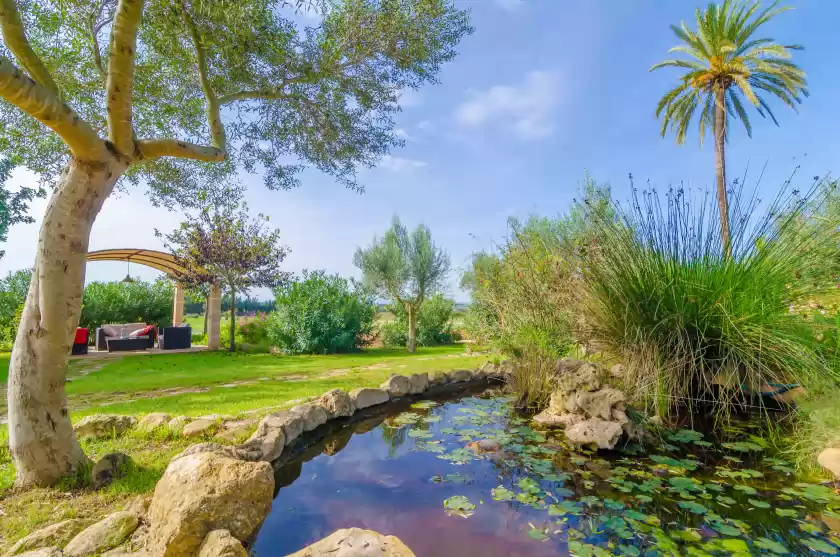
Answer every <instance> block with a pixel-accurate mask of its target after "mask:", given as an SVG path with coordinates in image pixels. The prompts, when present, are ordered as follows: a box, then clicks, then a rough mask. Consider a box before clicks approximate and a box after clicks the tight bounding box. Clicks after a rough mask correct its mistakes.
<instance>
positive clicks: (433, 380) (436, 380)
mask: <svg viewBox="0 0 840 557" xmlns="http://www.w3.org/2000/svg"><path fill="white" fill-rule="evenodd" d="M448 383H449V375H448V374H447V372H445V371H433V372H431V373H430V374H429V386H430V387H442V386H444V385H446V384H448Z"/></svg>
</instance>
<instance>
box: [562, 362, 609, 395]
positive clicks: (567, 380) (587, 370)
mask: <svg viewBox="0 0 840 557" xmlns="http://www.w3.org/2000/svg"><path fill="white" fill-rule="evenodd" d="M560 361H561V362H562V361H563V360H560ZM558 367H560V366H559V364H558ZM564 369H566V371H564V372H563V373H561V374H560V375H559V376H558V377H557V387H558V388H559V389H560V390H561V391H562V392H564V393H573V392H590V391H597V390H598V389H600V388H601V385H602V382H601V370H600V368H599V367H597V366H595V365H593V364H589V363H582V364H581V365H580V366H578V367H577V368H575V369H574V371H572V370H571V368H569V367H566V368H564Z"/></svg>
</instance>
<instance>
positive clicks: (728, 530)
mask: <svg viewBox="0 0 840 557" xmlns="http://www.w3.org/2000/svg"><path fill="white" fill-rule="evenodd" d="M711 526H712V529H714V530H715V532H718V533H719V534H723V535H724V536H740V535H741V534H742V532H741V530H740V529H738V528H736V527H734V526H732V525H730V524H725V523H723V522H712V524H711Z"/></svg>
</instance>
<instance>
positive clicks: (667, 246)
mask: <svg viewBox="0 0 840 557" xmlns="http://www.w3.org/2000/svg"><path fill="white" fill-rule="evenodd" d="M634 191H635V190H634ZM641 196H642V198H641V199H639V197H638V194H634V197H633V200H632V201H633V202H632V208H631V209H628V210H623V209H622V208H620V207H619V206H617V205H616V207H615V210H616V212H617V214H618V215H619V218H618V219H617V220H612V221H605V220H600V221H599V222H598V227H599V229H600V230H599V236H600V237H601V244H600V247H599V253H598V254H597V256H596V257H594V258H591V259H590V261H589V265H588V267H587V269H586V270H585V272H584V281H585V283H586V286H587V289H588V299H587V302H586V304H585V305H584V309H585V318H586V321H587V325H588V327H589V331H590V333H591V341H592V343H593V345H595V346H598V347H599V348H600V349H602V350H604V351H605V352H606V353H607V354H611V355H612V356H614V357H617V358H618V359H619V360H621V361H622V362H623V363H624V365H625V374H626V375H625V381H626V382H627V386H628V387H629V389H630V392H632V393H634V394H636V395H637V396H639V398H640V402H645V403H647V404H648V408H649V410H652V411H655V412H657V413H659V414H660V415H667V414H668V413H669V412H670V411H671V410H673V408H675V407H676V406H677V405H689V406H690V405H691V404H692V403H693V401H695V400H697V399H709V400H712V401H714V405H715V407H716V409H717V410H718V411H721V412H723V413H724V414H726V413H727V412H729V411H730V410H731V409H732V408H733V403H736V402H741V401H743V393H744V392H745V391H749V392H757V391H760V390H761V389H762V388H763V387H766V386H767V385H768V384H770V385H773V384H800V385H803V386H805V387H806V388H809V389H814V388H816V389H820V388H822V387H824V386H826V385H827V384H829V383H830V382H831V381H832V380H833V379H834V378H835V377H836V374H835V373H834V372H833V371H832V369H831V366H830V365H829V362H828V361H827V358H826V355H825V351H824V350H822V349H821V348H820V345H819V344H818V343H817V342H816V341H815V338H816V337H818V336H819V335H818V334H817V333H816V331H815V328H819V327H824V325H819V324H816V323H814V322H806V321H804V320H803V319H801V318H800V317H799V316H797V315H795V314H792V313H791V312H790V311H789V307H790V306H791V304H793V303H794V302H796V301H797V300H799V299H802V298H803V297H806V296H808V295H810V294H813V292H814V284H813V283H812V282H810V281H805V280H801V279H799V278H797V277H798V276H801V270H802V269H806V268H808V267H809V266H810V265H811V264H813V263H814V261H813V258H814V256H815V254H818V253H822V252H823V251H822V250H821V249H814V248H816V247H818V246H823V245H824V242H828V243H833V245H834V246H835V249H836V246H837V245H838V240H840V237H838V232H837V225H836V223H835V224H828V223H827V224H826V226H823V227H819V228H817V227H813V228H811V229H806V227H804V226H803V219H802V218H801V217H802V215H803V214H802V211H803V207H805V206H806V205H807V203H806V201H807V199H806V200H803V199H801V198H799V197H797V196H796V195H795V194H794V195H792V196H789V197H784V198H782V197H780V199H778V200H777V201H776V202H775V203H774V204H773V206H772V207H771V208H770V209H769V210H768V211H767V212H766V213H765V214H764V216H763V217H762V216H761V212H760V211H759V210H758V201H757V200H756V199H755V198H750V199H747V198H745V197H743V196H742V194H741V192H740V191H738V192H735V193H733V194H730V197H731V199H730V227H731V229H732V245H731V248H732V255H731V257H727V256H726V255H725V253H724V250H723V248H722V242H721V236H720V229H721V227H720V221H719V212H718V209H717V205H716V200H715V198H714V197H713V196H706V199H705V200H698V199H694V198H687V197H686V196H685V195H684V193H683V191H682V190H671V191H669V192H668V195H667V201H666V202H667V205H666V206H665V207H663V206H662V205H663V204H662V203H661V202H660V196H659V195H657V194H656V192H643V193H642V194H641ZM759 400H763V399H761V398H760V397H759Z"/></svg>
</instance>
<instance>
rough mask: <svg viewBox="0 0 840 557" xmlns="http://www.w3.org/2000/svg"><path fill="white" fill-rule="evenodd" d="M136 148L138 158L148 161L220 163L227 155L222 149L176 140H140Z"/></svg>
mask: <svg viewBox="0 0 840 557" xmlns="http://www.w3.org/2000/svg"><path fill="white" fill-rule="evenodd" d="M136 146H137V150H138V152H139V153H140V157H141V158H143V159H144V160H148V161H151V160H155V159H159V158H161V157H176V158H180V159H191V160H195V161H204V162H222V161H224V160H225V159H226V158H227V153H226V152H225V151H224V150H223V149H219V148H217V147H208V146H206V145H196V144H194V143H187V142H186V141H178V140H176V139H141V140H139V141H137V142H136Z"/></svg>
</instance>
